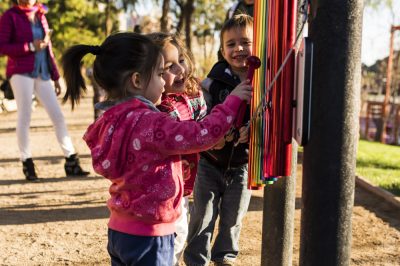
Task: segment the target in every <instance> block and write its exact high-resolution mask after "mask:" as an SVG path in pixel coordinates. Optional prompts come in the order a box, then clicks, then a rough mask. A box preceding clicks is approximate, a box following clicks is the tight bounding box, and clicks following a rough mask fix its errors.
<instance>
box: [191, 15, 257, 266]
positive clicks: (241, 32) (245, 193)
mask: <svg viewBox="0 0 400 266" xmlns="http://www.w3.org/2000/svg"><path fill="white" fill-rule="evenodd" d="M252 44H253V19H252V17H251V16H249V15H245V14H241V15H235V16H233V17H232V18H231V19H229V20H227V21H226V22H225V24H224V26H223V27H222V30H221V47H222V48H221V54H222V56H223V57H224V59H225V60H223V61H220V62H218V63H216V64H215V65H214V67H213V68H212V69H211V71H210V73H209V74H208V76H207V79H206V80H204V81H203V83H202V85H203V89H204V91H205V97H206V101H207V109H208V110H211V109H212V108H213V107H214V106H215V105H217V104H219V103H221V102H223V101H224V99H225V98H226V97H227V96H228V95H229V93H230V92H231V91H232V90H233V89H234V88H235V87H236V86H237V85H238V84H239V83H240V82H242V81H244V80H246V77H247V70H248V67H247V65H246V59H247V57H249V56H250V55H251V50H252ZM207 96H208V97H207ZM249 118H250V112H249V106H248V105H247V110H246V113H245V116H244V121H243V122H242V124H241V126H240V127H239V128H233V129H232V130H231V133H230V134H228V135H226V136H225V138H223V139H221V141H220V143H219V144H217V145H216V146H215V147H214V148H213V149H211V150H208V151H207V152H203V153H201V159H200V163H199V167H198V174H197V179H196V182H195V186H194V204H193V209H192V210H191V216H190V222H189V234H188V239H187V247H186V249H185V252H184V261H185V263H186V264H187V265H207V264H208V263H209V261H210V260H212V261H213V262H214V263H215V264H216V265H233V263H234V261H235V259H236V257H237V255H238V253H239V235H240V229H241V225H242V219H243V217H244V215H245V213H246V212H247V208H248V206H249V202H250V197H251V191H250V190H248V189H247V163H248V130H247V127H246V126H244V125H245V124H246V123H247V122H248V121H249ZM218 215H219V216H220V223H219V230H218V234H217V236H216V239H215V242H214V245H213V247H212V248H211V240H212V236H213V232H214V227H215V222H216V220H217V217H218Z"/></svg>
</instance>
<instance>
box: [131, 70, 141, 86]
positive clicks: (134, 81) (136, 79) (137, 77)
mask: <svg viewBox="0 0 400 266" xmlns="http://www.w3.org/2000/svg"><path fill="white" fill-rule="evenodd" d="M131 81H132V84H133V87H135V88H136V89H142V87H141V84H142V83H141V81H140V74H139V73H138V72H135V73H133V74H132V76H131Z"/></svg>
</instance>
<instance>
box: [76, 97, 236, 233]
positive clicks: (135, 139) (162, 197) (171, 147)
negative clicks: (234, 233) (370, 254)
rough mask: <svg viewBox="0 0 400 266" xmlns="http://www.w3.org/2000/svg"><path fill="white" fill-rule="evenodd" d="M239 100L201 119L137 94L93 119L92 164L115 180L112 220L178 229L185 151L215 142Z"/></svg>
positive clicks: (89, 135)
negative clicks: (160, 107) (178, 116)
mask: <svg viewBox="0 0 400 266" xmlns="http://www.w3.org/2000/svg"><path fill="white" fill-rule="evenodd" d="M240 103H241V100H240V99H239V98H238V97H236V96H228V97H227V98H226V100H225V102H224V104H221V105H218V106H217V107H215V108H214V109H213V111H212V112H211V114H210V115H208V116H207V117H206V118H205V119H204V120H202V121H201V122H195V121H182V122H179V121H176V120H175V119H173V118H171V117H170V115H169V114H167V113H162V112H157V111H154V110H151V109H150V108H149V107H148V106H147V105H145V104H144V103H143V102H141V101H140V100H138V99H136V98H135V99H131V100H128V101H126V102H123V103H120V104H118V105H115V106H113V107H111V108H110V109H108V110H107V111H106V112H105V113H104V114H103V115H102V116H101V117H100V118H98V119H97V120H96V121H95V122H94V123H93V124H92V125H90V126H89V128H88V130H87V132H86V133H85V135H84V137H83V138H84V140H85V141H86V143H87V145H88V146H89V148H90V150H91V155H92V163H93V168H94V170H95V171H96V172H97V173H98V174H100V175H102V176H104V177H106V178H108V179H109V180H110V181H111V182H112V184H111V187H110V189H109V192H110V194H111V198H110V199H109V200H108V207H109V209H110V211H111V217H110V220H109V224H108V226H109V227H110V228H111V229H114V230H116V231H120V232H124V233H128V234H132V235H143V236H163V235H169V234H172V233H174V232H175V227H174V222H175V220H176V219H177V218H178V217H179V215H180V211H181V210H180V201H181V198H182V195H183V180H182V178H183V176H182V164H181V154H191V153H197V152H200V151H203V150H207V149H210V148H211V147H212V146H213V145H214V144H216V142H217V141H218V140H219V139H220V138H221V137H223V136H224V134H225V133H226V132H227V131H228V130H229V128H230V127H231V125H232V123H233V121H234V118H235V114H236V112H237V110H238V109H239V105H240Z"/></svg>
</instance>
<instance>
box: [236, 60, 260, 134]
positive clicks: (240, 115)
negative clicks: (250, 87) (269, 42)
mask: <svg viewBox="0 0 400 266" xmlns="http://www.w3.org/2000/svg"><path fill="white" fill-rule="evenodd" d="M246 65H247V66H249V69H248V70H247V79H248V80H250V83H252V82H253V76H254V71H255V70H256V69H257V68H259V67H260V66H261V60H260V58H258V57H257V56H254V55H252V56H249V57H247V59H246ZM245 112H246V102H242V104H241V105H240V108H239V111H238V114H237V118H236V122H235V127H236V128H239V127H240V126H242V123H243V118H244V114H245Z"/></svg>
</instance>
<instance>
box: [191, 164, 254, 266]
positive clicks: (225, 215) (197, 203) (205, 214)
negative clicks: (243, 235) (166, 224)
mask: <svg viewBox="0 0 400 266" xmlns="http://www.w3.org/2000/svg"><path fill="white" fill-rule="evenodd" d="M193 193H194V195H193V196H194V202H193V208H192V209H191V210H190V222H189V234H188V238H187V246H186V249H185V251H184V257H183V258H184V261H185V263H186V264H187V265H189V266H195V265H196V266H197V265H208V263H209V262H210V259H211V260H212V261H215V262H222V261H226V260H229V261H234V260H235V259H236V256H237V255H238V253H239V235H240V229H241V227H242V219H243V217H244V215H245V214H246V212H247V208H248V207H249V203H250V198H251V190H248V189H247V165H244V166H242V167H238V168H232V169H231V170H229V171H228V172H227V173H224V170H222V169H219V168H216V167H215V166H213V165H212V164H210V163H209V162H208V161H207V160H206V159H204V158H201V159H200V162H199V168H198V172H197V178H196V182H195V184H194V192H193ZM218 215H219V217H220V220H219V230H218V234H217V236H216V239H215V242H214V245H213V247H212V248H211V240H212V237H213V232H214V227H215V221H216V220H217V217H218Z"/></svg>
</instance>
